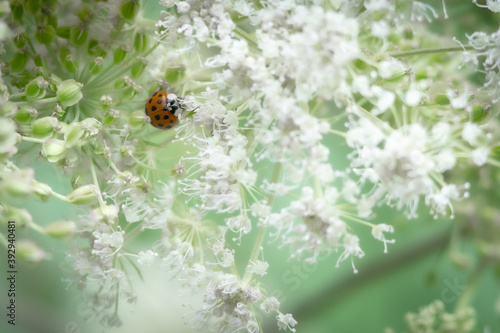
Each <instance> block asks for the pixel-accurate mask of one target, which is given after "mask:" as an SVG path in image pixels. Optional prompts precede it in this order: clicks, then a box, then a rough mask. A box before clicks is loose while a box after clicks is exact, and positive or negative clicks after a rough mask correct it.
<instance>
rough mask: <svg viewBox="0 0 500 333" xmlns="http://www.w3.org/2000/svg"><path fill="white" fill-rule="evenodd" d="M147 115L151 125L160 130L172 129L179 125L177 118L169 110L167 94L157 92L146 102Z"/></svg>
mask: <svg viewBox="0 0 500 333" xmlns="http://www.w3.org/2000/svg"><path fill="white" fill-rule="evenodd" d="M145 111H146V115H147V116H149V118H150V119H151V125H153V126H154V127H156V128H159V129H163V130H166V129H170V128H172V127H173V126H174V125H175V124H176V123H177V117H176V116H175V115H174V114H173V113H172V112H171V111H170V110H169V105H168V103H167V92H165V91H157V92H155V93H154V94H153V95H151V96H150V97H149V99H148V101H147V102H146V108H145Z"/></svg>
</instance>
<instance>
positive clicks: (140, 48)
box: [134, 33, 148, 53]
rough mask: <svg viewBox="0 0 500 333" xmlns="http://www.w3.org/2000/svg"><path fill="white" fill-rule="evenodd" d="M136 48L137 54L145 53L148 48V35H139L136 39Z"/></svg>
mask: <svg viewBox="0 0 500 333" xmlns="http://www.w3.org/2000/svg"><path fill="white" fill-rule="evenodd" d="M134 48H135V50H136V51H137V52H140V53H142V52H145V51H146V49H147V48H148V37H147V36H146V34H142V33H138V34H136V35H135V38H134Z"/></svg>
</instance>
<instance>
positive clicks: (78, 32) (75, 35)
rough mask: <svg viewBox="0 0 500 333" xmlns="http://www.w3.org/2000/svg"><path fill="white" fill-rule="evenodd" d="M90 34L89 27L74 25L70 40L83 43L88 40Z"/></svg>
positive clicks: (77, 43) (76, 43)
mask: <svg viewBox="0 0 500 333" xmlns="http://www.w3.org/2000/svg"><path fill="white" fill-rule="evenodd" d="M88 35H89V31H88V29H87V28H83V27H73V28H71V31H70V36H69V38H70V41H71V42H73V44H74V45H78V46H79V45H83V44H85V42H86V41H87V37H88Z"/></svg>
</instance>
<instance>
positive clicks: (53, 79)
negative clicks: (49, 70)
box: [49, 74, 62, 92]
mask: <svg viewBox="0 0 500 333" xmlns="http://www.w3.org/2000/svg"><path fill="white" fill-rule="evenodd" d="M61 82H62V80H61V79H60V78H58V77H57V76H55V75H54V74H51V75H50V77H49V89H50V90H52V91H54V92H55V91H57V86H58V85H59V84H60V83H61Z"/></svg>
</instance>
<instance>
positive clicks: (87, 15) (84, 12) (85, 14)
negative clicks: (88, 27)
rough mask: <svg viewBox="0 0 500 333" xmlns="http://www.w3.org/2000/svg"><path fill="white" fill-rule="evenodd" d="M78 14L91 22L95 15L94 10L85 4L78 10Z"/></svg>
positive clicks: (82, 18)
mask: <svg viewBox="0 0 500 333" xmlns="http://www.w3.org/2000/svg"><path fill="white" fill-rule="evenodd" d="M77 16H78V18H79V19H80V20H82V21H83V22H90V21H91V20H92V17H93V16H94V15H93V13H92V11H91V10H90V8H89V6H84V7H82V9H80V10H79V11H78V13H77Z"/></svg>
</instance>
